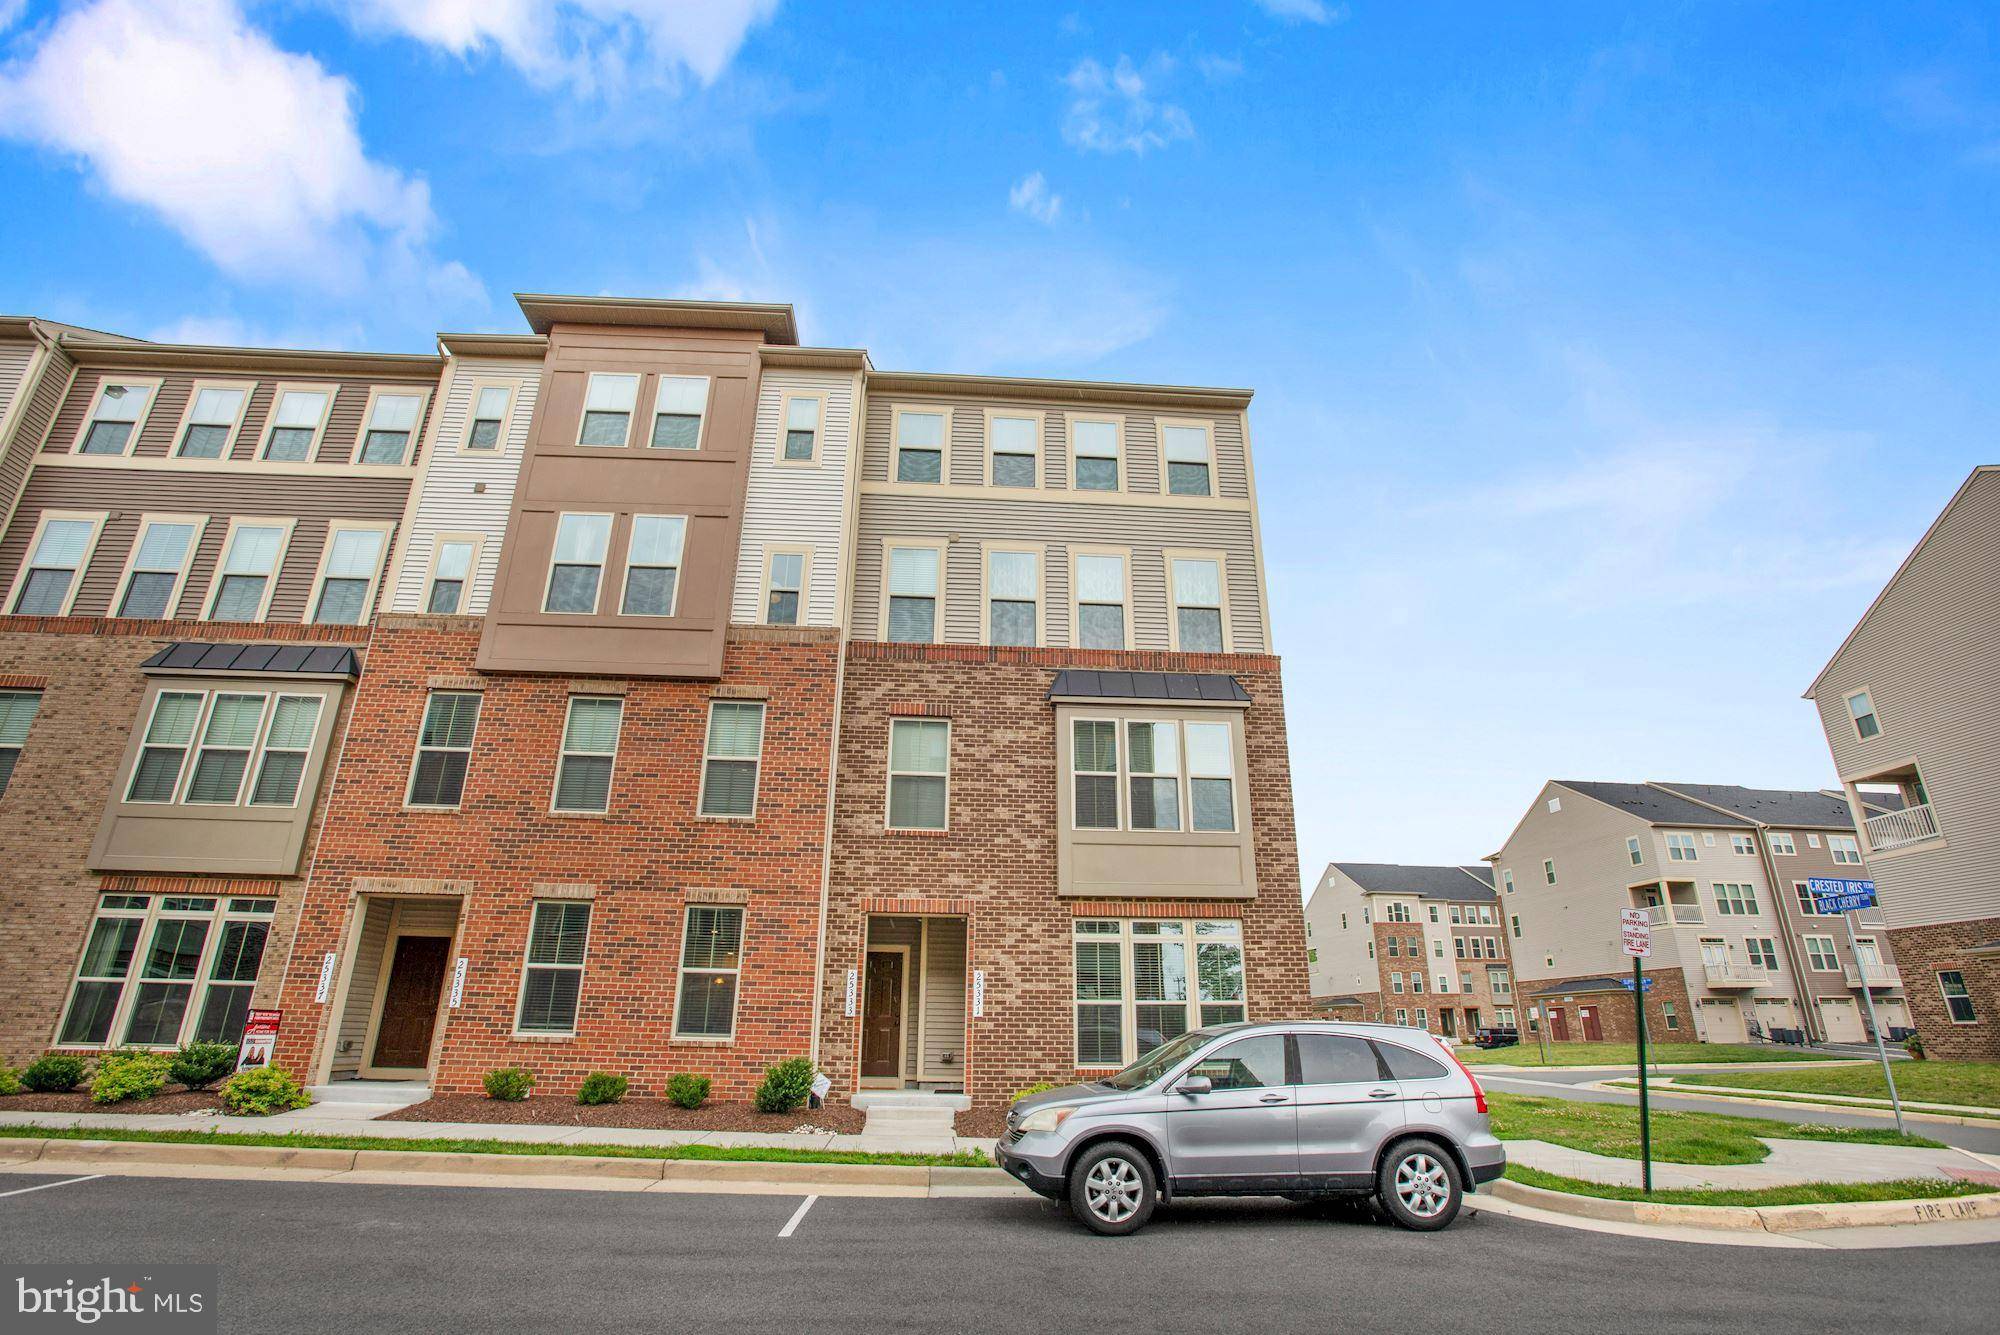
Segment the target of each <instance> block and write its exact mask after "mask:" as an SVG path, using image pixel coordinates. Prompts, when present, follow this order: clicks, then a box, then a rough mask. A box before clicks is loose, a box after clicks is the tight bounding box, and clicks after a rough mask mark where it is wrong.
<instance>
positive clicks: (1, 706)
mask: <svg viewBox="0 0 2000 1335" xmlns="http://www.w3.org/2000/svg"><path fill="white" fill-rule="evenodd" d="M41 707H42V693H41V692H40V691H0V793H5V792H6V791H7V784H8V782H9V781H10V780H12V779H13V777H14V766H15V765H17V764H19V763H20V760H21V748H22V747H24V746H26V745H27V744H28V729H29V728H30V727H31V726H33V724H34V722H35V713H36V711H37V710H39V709H40V708H41Z"/></svg>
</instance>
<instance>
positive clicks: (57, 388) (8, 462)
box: [0, 348, 76, 578]
mask: <svg viewBox="0 0 2000 1335" xmlns="http://www.w3.org/2000/svg"><path fill="white" fill-rule="evenodd" d="M75 369H76V367H75V364H74V363H73V362H71V361H70V359H69V354H68V353H66V352H64V351H63V350H62V349H61V348H51V349H49V356H48V361H47V362H46V363H45V364H44V366H43V368H42V374H41V378H40V379H39V380H38V381H37V382H36V383H35V386H34V388H33V389H31V390H29V391H28V397H27V398H26V399H25V400H23V401H22V402H21V403H20V404H19V405H18V408H17V410H16V414H15V420H14V421H13V422H11V423H9V424H8V427H9V429H10V430H11V431H12V432H13V435H12V437H11V438H8V437H6V436H0V444H5V446H6V453H5V454H4V455H0V519H4V518H6V517H9V516H11V514H12V513H13V507H14V503H15V502H16V501H17V500H19V498H20V495H21V488H23V487H24V486H26V485H27V482H28V470H29V469H30V468H31V467H33V465H34V462H35V452H36V451H37V450H38V449H40V448H41V444H42V439H43V437H44V436H46V435H47V434H48V431H49V425H50V423H52V422H53V421H54V420H55V416H56V413H57V412H58V411H59V410H60V409H61V408H62V404H63V398H64V391H65V390H66V389H67V388H68V386H69V379H70V376H71V374H72V373H74V371H75ZM4 577H6V576H5V575H0V578H4Z"/></svg>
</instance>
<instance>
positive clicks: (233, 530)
mask: <svg viewBox="0 0 2000 1335" xmlns="http://www.w3.org/2000/svg"><path fill="white" fill-rule="evenodd" d="M298 522H299V521H298V520H296V519H281V518H278V517H277V516H275V515H272V516H253V515H236V516H234V517H232V518H231V519H230V521H229V528H228V530H227V531H226V532H225V533H223V535H222V549H221V550H220V551H218V552H217V553H216V554H215V569H214V570H213V571H212V572H211V573H210V575H209V577H208V593H207V596H206V597H205V598H203V600H202V607H201V615H202V620H204V621H213V620H214V619H215V604H216V603H217V601H219V600H220V598H221V596H222V580H223V576H224V575H225V574H226V573H227V572H226V571H225V570H224V568H223V567H224V566H225V565H226V564H227V563H228V561H229V549H230V548H231V546H233V545H234V544H235V542H236V534H237V533H238V531H239V530H242V529H246V528H275V529H280V530H282V531H283V535H282V536H281V537H280V538H279V539H278V554H277V555H276V556H275V557H274V558H272V561H271V573H270V574H269V575H268V576H267V577H266V578H265V580H264V601H263V602H262V603H260V604H259V605H258V607H257V615H256V616H255V617H254V618H252V620H253V621H268V620H270V617H271V600H272V599H273V598H275V597H277V596H278V581H279V580H280V579H281V578H283V577H284V573H285V558H286V557H288V556H289V555H291V551H292V535H293V532H294V530H295V529H296V528H297V527H298ZM311 613H312V604H311V603H310V602H308V603H307V604H306V609H305V614H304V615H302V616H301V617H300V618H299V619H300V620H301V621H303V620H304V619H305V616H310V615H311ZM245 624H248V623H245Z"/></svg>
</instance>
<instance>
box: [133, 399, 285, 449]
mask: <svg viewBox="0 0 2000 1335" xmlns="http://www.w3.org/2000/svg"><path fill="white" fill-rule="evenodd" d="M205 389H233V390H236V391H238V392H240V393H241V394H242V395H243V398H242V400H241V401H240V402H239V403H237V405H236V420H234V421H233V422H231V423H230V424H229V433H228V434H227V435H226V436H224V437H223V439H222V453H221V454H220V455H218V456H216V457H215V458H213V459H202V458H196V459H194V460H192V462H194V463H197V464H216V463H223V462H225V461H227V460H230V459H233V458H235V457H236V441H237V439H238V437H240V436H241V435H242V434H243V420H244V419H245V418H246V417H248V416H249V415H250V396H251V395H253V394H255V393H256V392H257V382H256V381H255V380H196V381H195V382H194V383H193V384H191V385H189V386H188V396H187V402H186V403H185V404H183V405H182V406H181V418H180V421H179V422H177V423H175V424H174V434H173V439H171V440H170V441H168V442H167V457H168V458H170V459H185V458H188V456H187V455H184V454H182V453H181V446H182V445H183V444H185V443H186V440H187V431H188V428H189V427H190V426H193V425H194V407H195V403H196V401H197V400H199V399H200V398H201V392H202V391H203V390H205ZM275 404H276V400H273V406H275ZM151 406H152V405H150V404H148V405H147V407H148V410H150V409H151ZM138 436H139V433H138V432H137V431H134V432H133V433H132V437H133V439H134V440H137V439H138Z"/></svg>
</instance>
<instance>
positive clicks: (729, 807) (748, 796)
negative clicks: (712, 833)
mask: <svg viewBox="0 0 2000 1335" xmlns="http://www.w3.org/2000/svg"><path fill="white" fill-rule="evenodd" d="M763 755H764V705H763V703H762V702H761V701H757V700H713V701H710V702H709V706H708V740H707V742H706V744H705V746H704V747H703V750H702V758H701V802H700V810H701V814H702V815H704V816H754V815H756V814H757V773H758V770H759V769H760V768H761V767H762V763H763Z"/></svg>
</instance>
